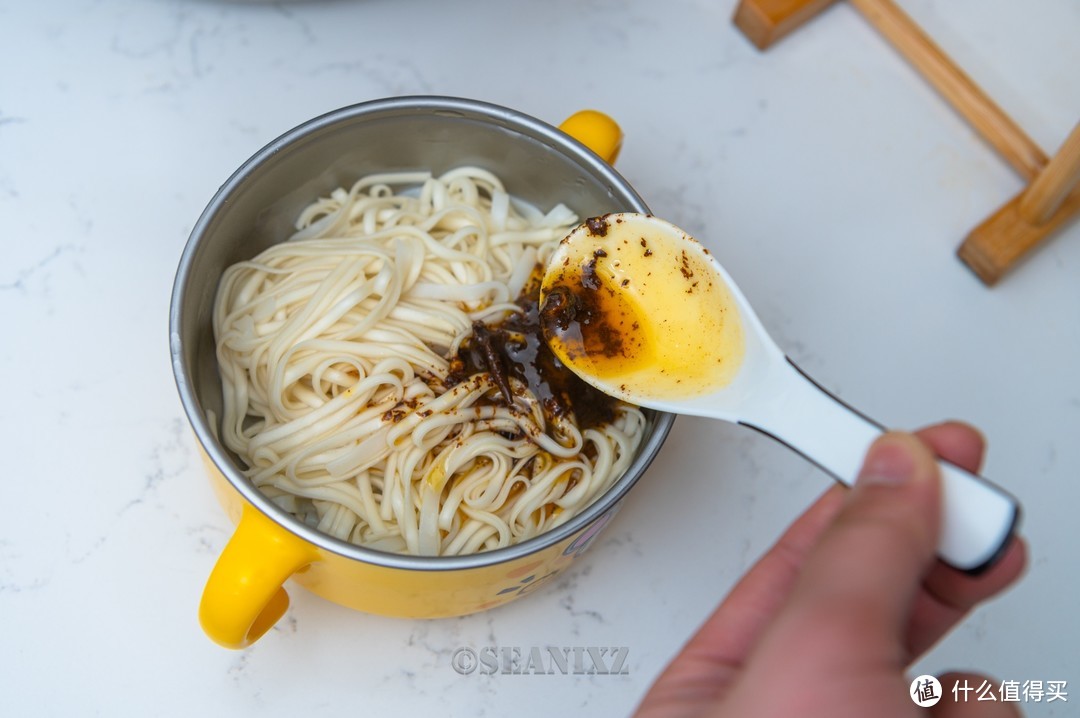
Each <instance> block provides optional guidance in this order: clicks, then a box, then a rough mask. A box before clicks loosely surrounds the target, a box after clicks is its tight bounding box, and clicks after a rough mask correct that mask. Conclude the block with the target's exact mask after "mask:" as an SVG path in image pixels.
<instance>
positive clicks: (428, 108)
mask: <svg viewBox="0 0 1080 718" xmlns="http://www.w3.org/2000/svg"><path fill="white" fill-rule="evenodd" d="M401 113H412V114H415V113H432V114H441V113H445V114H453V115H454V116H462V117H465V118H475V119H483V120H485V121H486V122H489V123H493V124H495V125H497V126H500V127H503V128H506V129H512V130H514V131H517V132H519V133H521V134H524V135H526V136H528V137H530V138H532V139H535V140H539V141H540V142H542V143H543V144H544V145H546V146H547V147H549V148H550V149H552V150H554V151H559V152H561V153H562V154H564V155H567V156H571V157H573V158H574V160H575V161H576V162H578V163H580V164H582V165H584V166H586V167H587V168H588V169H590V170H592V172H593V173H595V174H597V175H600V176H602V177H603V178H604V179H605V180H606V181H607V182H608V183H609V185H610V189H611V190H612V191H613V192H617V193H618V194H620V195H622V196H623V197H624V198H625V199H627V200H629V203H630V204H631V205H633V207H632V209H633V210H634V211H638V212H644V213H647V212H648V211H649V208H648V207H647V206H646V204H645V202H644V200H643V199H642V198H641V197H640V195H638V194H637V192H636V191H635V190H634V189H633V187H631V186H630V184H629V183H628V182H627V181H626V180H625V179H624V178H623V177H622V176H621V175H620V174H619V173H618V172H616V171H615V169H614V168H612V167H611V165H609V164H607V163H606V162H605V161H604V160H603V159H601V158H600V157H598V156H597V155H596V154H595V153H593V152H592V151H591V150H590V149H588V148H587V147H586V146H585V145H583V144H581V143H580V142H578V141H577V140H575V139H574V138H572V137H570V136H569V135H567V134H565V133H564V132H562V131H561V130H559V129H557V128H555V127H553V126H551V125H549V124H547V123H546V122H543V121H541V120H538V119H536V118H534V117H531V116H529V115H526V114H524V113H521V112H519V111H517V110H512V109H509V108H506V107H503V106H500V105H496V104H492V103H489V102H484V101H480V100H471V99H465V98H458V97H447V96H439V95H408V96H401V97H392V98H384V99H377V100H370V101H366V102H360V103H357V104H353V105H347V106H345V107H341V108H339V109H336V110H332V111H330V112H326V113H324V114H322V115H319V116H317V117H315V118H313V119H310V120H307V121H305V122H303V123H301V124H299V125H297V126H296V127H293V128H292V129H290V130H288V131H287V132H285V133H283V134H282V135H280V136H278V137H277V138H276V139H274V140H272V141H271V142H269V143H268V144H266V145H265V146H264V147H262V148H261V149H260V150H259V151H258V152H256V153H255V154H254V155H252V156H251V157H250V158H249V159H247V160H246V161H245V162H244V163H243V164H242V165H241V166H240V167H239V169H237V170H236V171H235V172H233V174H232V175H231V176H230V177H229V179H228V180H227V181H226V182H225V183H224V184H222V185H221V187H220V188H219V189H218V191H217V192H216V193H215V194H214V196H213V198H212V199H211V200H210V202H209V204H207V206H206V208H205V209H204V210H203V212H202V214H201V216H200V217H199V220H198V222H196V224H195V226H194V227H193V228H192V230H191V234H190V235H189V237H188V240H187V243H186V245H185V247H184V251H183V254H182V255H181V257H180V262H179V265H178V267H177V271H176V276H175V279H174V283H173V291H172V299H171V303H170V307H169V346H170V354H171V360H172V367H173V377H174V380H175V382H176V388H177V391H178V392H179V394H180V400H181V403H182V404H183V407H184V412H185V414H186V415H187V418H188V421H189V423H190V424H191V426H192V428H193V430H194V432H195V435H196V438H197V439H198V441H199V444H200V446H201V448H202V449H203V451H205V452H206V454H207V455H208V456H209V458H210V460H211V461H213V463H214V465H215V467H216V468H217V470H218V471H220V472H221V474H222V475H223V476H224V477H225V479H226V480H227V481H228V482H229V484H230V485H231V486H232V487H233V488H234V489H236V490H237V491H238V492H239V493H240V495H241V496H243V498H244V499H245V500H246V501H247V502H248V503H249V504H251V505H252V506H254V507H255V508H256V509H258V510H259V511H260V512H262V513H263V514H264V515H266V516H267V517H268V518H270V519H271V520H272V521H274V522H275V523H277V524H278V525H280V526H281V527H282V528H284V529H285V530H287V531H289V532H290V533H292V534H294V535H296V536H298V537H299V538H301V539H303V540H305V541H307V542H308V543H310V544H313V545H314V546H316V547H318V548H320V549H322V550H325V551H328V552H331V553H334V554H338V555H340V556H343V557H345V558H350V559H354V560H356V561H361V562H364V563H368V564H374V565H378V566H383V567H386V568H397V569H406V570H412V571H453V570H461V569H474V568H481V567H485V566H493V565H496V564H499V563H504V562H507V561H513V560H515V559H518V558H521V557H523V556H527V555H530V554H533V553H537V552H539V551H543V550H545V549H548V548H550V547H552V546H555V545H557V544H559V543H561V542H563V541H565V540H566V539H568V538H570V537H571V536H573V535H575V534H576V533H578V532H579V531H581V530H582V529H584V528H586V527H587V526H589V525H590V524H592V523H593V522H594V521H596V520H597V519H598V518H600V517H601V516H603V515H604V514H605V513H607V512H608V511H609V510H611V509H612V508H613V507H614V506H616V505H617V504H618V503H619V502H620V501H621V500H622V498H623V497H624V496H625V495H626V494H627V492H629V490H630V489H631V488H632V487H633V486H634V484H635V483H637V481H638V479H640V478H641V476H642V475H643V474H644V473H645V470H646V469H647V468H648V467H649V464H651V463H652V461H653V459H654V458H655V457H656V454H657V453H658V452H659V450H660V447H661V445H662V444H663V443H664V440H665V439H666V438H667V435H668V433H669V432H670V430H671V426H672V424H673V422H674V420H675V415H674V414H667V413H663V412H655V411H650V412H649V414H650V415H651V420H652V422H653V427H652V431H651V433H650V434H649V436H648V437H647V439H646V441H645V442H643V444H642V445H641V446H640V447H639V449H638V453H637V456H636V457H635V458H634V461H633V462H632V463H631V465H630V467H629V468H628V469H627V470H626V472H625V473H624V474H623V475H622V476H621V477H619V479H618V480H617V481H616V482H615V483H614V484H613V485H612V487H611V488H610V489H608V490H607V492H605V493H604V494H603V495H601V496H600V497H599V498H597V499H596V500H595V501H594V502H593V503H592V504H590V505H589V506H588V507H586V509H585V510H584V511H582V512H581V513H580V514H578V515H577V516H575V517H574V518H572V519H571V520H569V521H567V522H566V523H565V524H563V525H561V526H558V527H556V528H554V529H552V530H550V531H546V532H544V533H542V534H540V535H538V536H535V537H533V538H530V539H527V540H525V541H522V542H520V543H516V544H512V545H510V546H506V547H503V548H498V549H492V550H490V551H482V552H479V553H473V554H468V555H464V556H413V555H408V554H397V553H389V552H385V551H377V550H375V549H371V548H367V547H364V546H360V545H357V544H353V543H350V542H348V541H343V540H341V539H337V538H334V537H332V536H330V535H328V534H325V533H323V532H321V531H319V530H317V529H315V528H314V527H311V526H308V525H307V524H305V523H304V522H302V521H300V520H299V519H297V518H296V517H295V516H293V515H292V514H290V513H289V512H287V511H285V510H284V509H282V508H280V507H279V506H277V504H275V503H274V502H273V501H271V500H270V499H269V498H268V497H267V496H265V495H264V494H263V493H262V492H261V491H260V490H259V489H258V488H257V487H255V485H254V484H252V483H251V482H250V481H249V480H248V479H247V477H245V476H244V475H243V473H242V472H241V470H240V469H239V467H238V466H237V465H236V464H235V462H234V461H233V460H232V459H231V458H230V456H229V454H228V452H227V450H226V449H225V447H224V446H222V445H221V443H220V442H219V441H218V439H217V438H216V437H215V434H214V432H213V431H212V430H211V428H210V425H209V423H208V421H207V418H206V415H205V414H204V412H203V411H202V410H201V409H200V407H199V404H198V400H197V399H196V396H195V391H194V388H193V386H192V378H193V377H192V375H191V374H192V371H191V367H189V366H188V365H187V362H185V360H184V341H183V338H182V336H181V327H182V326H183V323H182V318H183V314H184V307H183V305H184V297H185V295H186V291H187V288H188V284H189V282H190V278H191V276H192V273H193V270H192V264H193V262H194V257H195V255H196V253H197V251H198V248H199V245H200V243H201V241H202V239H203V236H204V233H205V231H206V229H207V227H208V226H209V224H210V223H211V222H212V220H213V219H214V217H215V216H216V215H217V214H218V212H220V211H221V210H222V209H223V208H225V207H226V206H227V205H228V203H229V199H230V198H231V197H232V196H233V194H235V193H236V192H237V191H239V190H241V189H242V187H243V185H244V184H245V182H246V181H247V180H248V179H249V178H251V177H253V176H254V175H256V173H258V172H259V170H260V168H261V167H262V165H263V163H264V162H265V161H267V160H268V159H270V158H271V157H273V155H275V154H276V153H278V152H279V151H282V150H284V149H286V148H288V147H290V146H291V145H292V144H293V143H295V142H297V141H299V140H302V139H304V138H305V137H307V136H309V135H311V134H313V133H316V132H318V131H320V130H323V129H325V128H328V127H331V126H333V125H336V124H338V123H341V122H348V121H351V120H354V119H357V118H360V117H363V116H367V115H388V114H389V115H393V114H401Z"/></svg>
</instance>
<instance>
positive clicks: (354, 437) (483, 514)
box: [213, 167, 645, 556]
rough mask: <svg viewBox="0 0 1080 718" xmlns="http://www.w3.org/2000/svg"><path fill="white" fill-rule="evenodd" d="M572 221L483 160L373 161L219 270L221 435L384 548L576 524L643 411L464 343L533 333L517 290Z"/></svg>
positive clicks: (282, 484)
mask: <svg viewBox="0 0 1080 718" xmlns="http://www.w3.org/2000/svg"><path fill="white" fill-rule="evenodd" d="M577 221H578V220H577V218H576V217H575V216H574V215H573V213H572V212H571V211H570V210H569V209H567V208H566V207H565V206H563V205H561V204H560V205H557V206H556V207H555V208H553V209H552V210H551V211H549V212H547V213H546V214H544V213H541V212H540V211H538V210H536V209H534V208H531V207H527V206H523V205H520V204H518V203H515V202H513V201H511V198H510V197H509V195H508V194H507V193H506V191H505V190H504V188H503V185H502V182H501V181H500V180H499V179H498V178H497V177H495V176H494V175H492V174H491V173H489V172H487V171H485V170H482V169H479V168H476V167H461V168H457V169H454V170H451V171H450V172H447V173H446V174H444V175H442V176H440V177H431V176H430V175H427V174H423V173H399V174H384V175H372V176H368V177H365V178H363V179H361V180H359V181H358V182H356V183H355V184H354V185H353V186H352V187H351V188H350V189H348V190H346V189H344V188H339V189H337V190H334V191H333V192H332V193H331V194H330V196H329V197H324V198H321V199H319V200H318V201H316V202H314V203H313V204H311V205H310V206H308V207H307V208H306V209H305V210H304V211H303V212H302V213H301V215H300V217H299V219H298V220H297V232H296V233H295V234H294V235H293V236H292V237H290V238H289V239H288V240H287V241H285V242H282V243H280V244H276V245H274V246H271V247H270V248H269V249H267V250H266V251H264V252H262V253H261V254H260V255H259V256H257V257H255V258H254V259H251V260H248V261H243V262H239V263H237V264H235V265H233V266H231V267H229V268H228V269H227V270H226V271H225V273H224V275H223V276H222V278H221V282H220V285H219V287H218V294H217V297H216V301H215V305H214V314H213V321H214V336H215V338H216V341H217V359H218V366H219V369H220V373H221V381H222V389H223V398H224V409H223V414H222V420H221V439H222V440H223V442H224V443H225V445H226V446H228V447H229V448H230V449H231V450H232V451H234V452H236V454H237V455H238V456H239V457H240V458H241V459H242V460H243V461H244V462H245V464H246V465H247V470H246V474H247V476H248V477H249V478H250V480H251V481H252V482H253V483H254V484H255V485H256V486H257V487H258V488H259V489H260V490H261V491H262V492H263V493H264V494H266V495H267V496H268V497H270V498H271V500H273V501H274V502H275V503H276V504H278V505H279V506H281V507H282V508H283V509H285V510H286V511H288V512H290V513H292V514H294V515H295V516H297V517H298V518H299V519H300V520H301V521H304V522H305V523H307V524H308V525H311V526H313V527H315V528H317V529H318V530H319V531H322V532H324V533H326V534H329V535H331V536H334V537H336V538H339V539H342V540H345V541H350V542H352V543H355V544H360V545H363V546H367V547H370V548H374V549H378V550H383V551H390V552H398V553H409V554H415V555H429V556H434V555H458V554H468V553H475V552H478V551H485V550H490V549H494V548H499V547H503V546H508V545H510V544H513V543H517V542H519V541H523V540H526V539H529V538H532V537H534V536H537V535H539V534H541V533H543V532H545V531H548V530H550V529H552V528H554V527H556V526H559V525H560V524H563V523H565V522H566V521H568V520H569V519H571V518H572V517H573V516H575V515H577V514H578V513H580V512H581V511H582V510H583V509H584V508H585V507H587V506H588V505H589V504H590V503H592V502H593V501H594V500H595V499H596V498H598V497H599V496H601V495H602V494H603V493H604V492H605V491H606V490H607V489H608V488H610V487H611V486H612V484H613V483H614V482H615V481H616V480H617V479H618V478H619V477H620V476H621V475H622V474H623V472H624V471H625V470H626V468H627V467H628V466H629V464H630V462H631V460H632V459H633V456H634V454H635V452H636V451H637V448H638V445H639V443H640V441H641V438H642V436H643V434H644V430H645V418H644V416H643V414H642V413H641V411H640V410H639V409H637V408H636V407H632V406H629V405H627V404H623V403H618V402H613V404H612V411H611V413H610V416H608V417H605V418H604V419H603V420H599V421H598V420H596V419H595V418H593V419H590V420H588V421H582V420H580V418H581V417H583V414H582V413H581V411H580V410H579V411H575V407H574V406H570V407H561V408H560V407H558V406H556V405H557V404H558V402H557V401H555V400H554V399H552V398H551V397H549V396H545V395H543V394H542V393H539V392H538V390H536V388H535V387H533V386H531V385H530V384H529V382H528V381H526V380H525V378H526V374H528V373H529V372H528V371H526V372H524V373H522V372H514V371H510V372H505V371H500V370H498V368H497V364H489V365H486V366H478V365H477V364H476V363H475V362H470V361H462V360H461V359H460V357H462V356H469V352H470V351H471V352H472V354H471V355H472V356H480V357H481V358H483V357H485V356H487V357H489V358H490V354H491V352H492V351H494V350H493V349H492V348H491V346H489V344H490V342H491V341H492V340H491V338H490V337H489V336H488V335H489V333H490V332H489V330H488V329H487V327H499V326H500V323H501V322H506V327H507V329H505V330H495V331H501V332H502V333H501V334H499V337H500V341H502V342H504V343H505V344H506V346H510V345H511V344H512V345H513V346H514V347H518V346H525V344H524V342H525V341H526V338H523V337H522V336H521V331H520V327H521V326H524V325H523V324H522V321H523V320H522V317H523V316H524V315H525V314H526V311H525V309H523V307H526V306H528V305H527V302H525V301H524V300H522V299H521V298H522V297H523V296H524V295H525V294H526V292H527V290H528V289H529V287H530V286H532V284H533V283H534V282H535V277H536V272H537V268H538V267H540V266H543V265H544V264H545V263H546V261H547V258H548V257H549V256H550V254H551V252H552V251H553V250H554V248H555V246H556V244H557V243H558V242H559V240H560V239H562V237H564V236H565V235H566V234H567V233H568V232H569V230H570V229H571V228H572V227H573V226H574V225H575V224H576V223H577ZM485 342H487V343H485ZM499 346H500V347H502V348H503V349H505V347H503V346H502V345H499ZM480 361H481V360H480V359H478V360H477V362H480ZM491 361H496V360H495V359H492V360H491ZM500 361H501V360H500ZM481 363H482V362H481ZM561 371H562V372H563V373H567V374H568V372H569V370H567V369H565V368H562V369H561ZM533 373H535V372H533ZM552 402H554V403H552ZM586 403H588V402H586ZM552 407H556V408H557V409H559V410H553V408H552Z"/></svg>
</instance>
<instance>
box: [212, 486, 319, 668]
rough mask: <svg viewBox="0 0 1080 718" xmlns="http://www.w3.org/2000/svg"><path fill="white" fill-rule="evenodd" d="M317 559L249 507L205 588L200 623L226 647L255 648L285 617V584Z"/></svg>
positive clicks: (303, 544)
mask: <svg viewBox="0 0 1080 718" xmlns="http://www.w3.org/2000/svg"><path fill="white" fill-rule="evenodd" d="M314 559H315V551H314V548H313V547H312V546H311V544H309V543H308V542H306V541H304V540H303V539H300V538H298V537H296V536H294V535H293V534H291V533H289V532H288V531H286V530H285V529H283V528H282V527H281V526H279V525H278V524H276V523H274V522H273V521H272V520H271V519H269V518H267V517H266V516H265V515H264V514H263V513H262V512H261V511H259V510H258V509H256V508H254V507H252V506H250V505H249V504H246V503H245V504H244V508H243V512H242V513H241V515H240V523H239V524H238V525H237V527H236V531H235V532H234V533H233V535H232V538H231V539H229V543H228V544H226V546H225V550H224V551H222V552H221V556H220V557H219V558H218V561H217V564H216V565H215V566H214V570H213V571H212V572H211V573H210V578H209V579H208V580H207V581H206V588H204V589H203V595H202V602H201V603H200V604H199V623H200V624H202V627H203V630H204V631H206V635H208V636H210V638H212V639H213V640H214V641H216V642H217V643H220V644H221V645H223V646H225V647H226V648H246V647H247V646H250V645H251V644H252V643H254V642H255V641H257V640H258V639H259V638H260V637H261V636H262V635H263V634H264V633H266V632H267V631H268V630H270V627H271V626H273V625H274V624H275V623H277V620H278V619H279V618H281V617H282V616H283V615H285V609H287V608H288V607H289V595H288V594H287V593H285V589H284V588H282V584H283V583H285V580H286V579H287V578H289V576H291V575H293V574H294V573H296V571H298V570H299V569H301V568H303V567H304V566H306V565H308V564H309V563H311V562H312V561H313V560H314Z"/></svg>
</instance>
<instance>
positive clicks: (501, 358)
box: [446, 264, 620, 431]
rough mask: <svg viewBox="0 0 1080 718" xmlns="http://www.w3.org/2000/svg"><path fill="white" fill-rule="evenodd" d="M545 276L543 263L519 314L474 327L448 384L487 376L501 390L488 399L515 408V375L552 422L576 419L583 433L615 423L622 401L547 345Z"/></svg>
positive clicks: (452, 366) (520, 300)
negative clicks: (586, 378)
mask: <svg viewBox="0 0 1080 718" xmlns="http://www.w3.org/2000/svg"><path fill="white" fill-rule="evenodd" d="M543 272H544V269H543V267H542V266H540V265H539V264H537V265H536V267H535V268H534V269H533V273H532V276H531V277H530V279H529V282H528V284H527V285H526V287H525V290H524V291H523V292H522V294H521V296H520V297H518V299H517V302H516V303H517V305H518V306H519V307H520V308H521V311H520V312H516V313H514V314H511V315H510V316H508V317H507V318H506V319H504V320H503V321H501V322H499V323H497V324H484V323H483V322H476V323H475V324H473V331H472V334H471V335H470V336H469V337H468V338H467V339H466V340H465V341H464V342H462V344H461V348H460V350H459V351H458V353H457V355H456V356H453V357H451V359H450V373H449V375H448V376H447V380H446V381H447V384H448V385H450V386H454V385H456V384H459V383H461V382H463V381H465V380H467V379H468V378H469V377H470V376H473V375H475V374H480V373H487V374H490V375H491V378H492V380H493V381H494V382H495V383H496V384H497V385H498V387H499V391H500V394H499V396H498V397H497V398H493V399H489V401H495V402H500V403H506V404H507V405H508V406H513V398H514V393H515V392H514V386H513V385H512V384H511V382H510V377H513V378H514V379H516V380H518V381H519V382H521V383H522V384H524V385H525V386H527V387H528V388H529V391H531V392H532V393H533V395H534V396H536V397H537V398H538V399H539V400H540V405H541V408H542V409H543V412H544V417H545V419H546V420H547V421H548V423H551V422H552V421H553V420H555V419H558V418H562V417H568V416H571V415H572V416H573V417H574V418H575V419H576V423H577V427H578V429H579V430H581V431H584V430H585V429H588V428H590V427H594V426H599V425H602V424H607V423H610V422H611V421H613V420H614V418H615V408H616V407H617V406H618V405H619V403H620V402H619V400H618V399H615V398H613V397H611V396H608V395H607V394H604V393H602V392H600V391H599V390H597V389H595V388H593V387H592V386H590V385H589V384H586V383H585V382H584V381H582V380H581V379H579V378H578V376H577V375H576V374H574V372H572V371H571V370H570V369H569V368H568V367H566V366H565V365H564V364H563V363H562V362H561V361H560V360H559V358H558V357H556V356H555V355H554V354H553V353H552V351H551V349H549V348H548V345H547V342H545V341H544V336H543V332H542V329H541V318H540V307H539V303H540V284H541V280H542V279H543Z"/></svg>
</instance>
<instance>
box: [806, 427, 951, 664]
mask: <svg viewBox="0 0 1080 718" xmlns="http://www.w3.org/2000/svg"><path fill="white" fill-rule="evenodd" d="M940 504H941V478H940V475H939V473H938V468H937V462H936V460H935V458H934V455H933V454H932V453H931V451H930V449H929V448H928V447H927V446H926V445H925V444H923V443H922V442H921V441H919V440H918V439H917V438H915V437H914V436H912V435H910V434H901V433H889V434H885V435H883V436H881V437H880V438H879V439H878V440H877V441H875V442H874V444H873V445H872V446H871V447H870V449H869V451H868V452H867V455H866V459H865V462H864V464H863V467H862V470H861V471H860V473H859V477H858V478H857V480H856V482H855V486H854V488H853V489H852V491H851V493H850V494H849V495H848V500H847V502H846V504H845V506H844V508H843V509H842V510H841V512H840V514H839V515H838V516H837V518H836V520H835V521H834V522H833V524H832V525H831V526H830V527H829V528H828V529H827V530H826V532H825V533H824V534H823V535H822V538H821V540H820V541H819V543H818V545H817V547H816V548H815V550H814V551H813V553H812V554H811V555H810V557H809V559H808V560H807V563H806V565H805V567H804V570H803V574H802V576H801V577H800V580H799V584H798V586H797V587H796V589H795V592H794V594H793V595H792V607H793V608H795V607H798V608H801V609H803V610H808V611H809V612H810V614H811V615H812V616H814V615H816V617H817V619H826V618H833V619H838V620H839V621H840V622H841V623H844V624H846V625H848V626H850V627H851V628H852V629H854V630H856V631H858V632H862V633H863V638H864V639H865V638H870V635H867V634H866V632H870V634H871V635H872V634H879V635H878V637H879V638H881V639H882V641H883V642H882V643H878V644H877V645H878V646H879V647H883V646H885V645H892V643H893V641H895V640H897V639H898V638H899V637H900V636H901V635H902V633H903V631H904V630H905V628H906V626H907V623H908V619H909V614H910V611H911V605H912V603H913V601H914V598H915V594H916V592H917V591H918V589H919V586H920V583H921V581H922V578H923V576H924V574H925V573H926V571H927V570H928V569H929V568H930V566H931V565H932V563H933V561H934V554H935V550H936V547H937V543H938V536H939V534H940V520H941V519H940V517H941V506H940ZM798 608H796V611H797V612H799V613H801V612H802V611H799V610H798ZM804 617H805V616H804ZM825 622H826V623H831V621H828V620H826V621H825ZM864 645H865V644H864ZM897 645H899V644H897Z"/></svg>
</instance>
